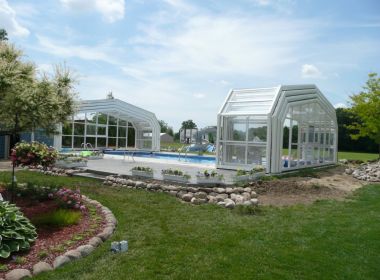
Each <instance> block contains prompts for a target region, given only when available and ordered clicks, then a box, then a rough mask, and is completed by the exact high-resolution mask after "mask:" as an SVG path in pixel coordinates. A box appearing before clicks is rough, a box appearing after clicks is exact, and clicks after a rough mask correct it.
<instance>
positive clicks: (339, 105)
mask: <svg viewBox="0 0 380 280" xmlns="http://www.w3.org/2000/svg"><path fill="white" fill-rule="evenodd" d="M334 108H335V109H336V108H348V106H347V105H346V104H344V103H336V104H334Z"/></svg>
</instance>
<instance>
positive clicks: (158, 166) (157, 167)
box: [87, 155, 236, 184]
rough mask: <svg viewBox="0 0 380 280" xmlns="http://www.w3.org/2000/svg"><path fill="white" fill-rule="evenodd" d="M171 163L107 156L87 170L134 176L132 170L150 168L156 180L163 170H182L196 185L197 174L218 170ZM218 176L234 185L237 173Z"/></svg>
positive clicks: (213, 166)
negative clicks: (136, 167)
mask: <svg viewBox="0 0 380 280" xmlns="http://www.w3.org/2000/svg"><path fill="white" fill-rule="evenodd" d="M169 162H170V161H165V162H162V161H161V160H156V159H147V158H137V157H136V158H135V161H132V160H130V159H129V160H123V157H122V156H109V155H106V156H105V158H104V159H99V160H89V161H88V163H87V169H89V170H94V171H103V172H110V173H115V174H122V175H132V172H131V169H132V168H133V167H135V166H148V167H150V168H152V169H153V171H154V178H155V179H158V180H162V179H163V178H162V175H161V170H162V169H168V168H172V169H180V170H182V171H184V172H186V173H188V174H189V175H190V176H191V179H190V183H196V174H197V173H198V171H199V172H203V171H204V170H205V169H207V170H216V168H215V165H203V164H189V163H169ZM217 172H218V174H223V176H224V182H225V183H226V184H232V182H233V179H232V177H233V176H234V175H235V173H236V171H233V170H224V169H218V170H217Z"/></svg>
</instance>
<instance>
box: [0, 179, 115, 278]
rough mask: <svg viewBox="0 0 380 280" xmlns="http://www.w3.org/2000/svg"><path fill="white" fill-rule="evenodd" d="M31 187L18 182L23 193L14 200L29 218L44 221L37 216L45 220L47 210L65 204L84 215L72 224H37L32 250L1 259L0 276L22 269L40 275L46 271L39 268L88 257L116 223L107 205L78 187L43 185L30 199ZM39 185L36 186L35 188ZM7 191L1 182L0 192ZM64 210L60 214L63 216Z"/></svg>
mask: <svg viewBox="0 0 380 280" xmlns="http://www.w3.org/2000/svg"><path fill="white" fill-rule="evenodd" d="M30 186H31V185H28V184H21V185H20V184H18V185H17V188H16V191H19V194H20V195H17V196H16V198H15V203H16V204H17V205H18V206H19V207H20V209H21V211H22V212H23V213H24V214H25V216H26V217H27V218H29V219H31V220H32V221H37V220H39V221H41V219H38V217H40V216H41V215H43V216H44V217H45V219H46V213H53V212H54V211H55V210H56V209H62V207H63V208H65V209H69V210H65V211H66V212H68V213H70V211H73V212H77V213H81V218H80V219H79V222H77V223H74V224H70V225H69V226H60V227H53V226H51V224H50V225H49V226H48V225H47V226H43V225H40V224H38V223H37V224H38V225H37V226H36V228H37V234H38V238H37V239H36V240H35V242H34V243H33V244H32V246H31V247H30V250H28V251H24V252H22V253H21V252H20V253H16V254H12V256H11V257H9V258H6V259H4V258H3V259H1V258H0V268H1V270H0V278H6V279H8V277H11V275H14V274H19V273H21V272H22V273H26V274H27V275H29V276H30V275H31V271H33V274H38V273H39V272H41V271H43V270H40V269H39V268H40V267H44V268H45V269H46V270H51V269H52V268H56V267H59V266H61V265H64V264H65V263H67V262H69V261H72V260H74V259H77V258H80V257H83V256H86V255H87V254H88V253H90V252H91V251H93V250H94V248H95V247H96V246H98V245H100V244H101V243H102V242H103V241H104V240H106V239H107V238H108V237H109V236H110V235H111V234H112V232H113V230H114V228H115V226H116V220H115V217H114V216H113V215H112V213H111V211H110V210H109V209H108V208H106V207H104V206H102V205H101V204H100V203H98V202H97V201H94V200H91V199H88V198H86V197H84V196H82V195H81V194H80V192H79V191H78V190H75V191H73V190H69V189H66V188H59V189H57V190H55V191H54V188H49V187H41V188H40V189H41V190H42V191H41V192H40V193H39V194H38V195H35V196H34V197H33V199H31V198H30V197H28V196H27V194H28V193H30V192H31V191H32V188H30ZM37 188H38V187H37V186H34V189H35V190H36V189H37ZM6 191H7V190H6V188H5V186H4V185H2V186H1V185H0V192H1V193H3V194H4V193H5V192H6ZM75 209H78V210H75ZM79 209H80V210H81V211H79ZM61 212H62V211H60V213H58V214H60V215H62V214H61ZM55 217H57V215H56V216H55ZM58 217H59V215H58ZM36 218H37V219H36ZM42 220H43V219H42ZM75 220H77V219H75ZM0 232H1V230H0ZM95 236H96V237H95ZM78 246H79V247H78ZM37 263H38V265H37ZM21 268H22V270H21Z"/></svg>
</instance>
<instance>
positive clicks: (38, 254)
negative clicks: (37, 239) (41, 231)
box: [37, 250, 49, 260]
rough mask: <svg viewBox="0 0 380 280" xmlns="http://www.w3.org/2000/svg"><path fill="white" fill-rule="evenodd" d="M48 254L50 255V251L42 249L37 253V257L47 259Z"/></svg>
mask: <svg viewBox="0 0 380 280" xmlns="http://www.w3.org/2000/svg"><path fill="white" fill-rule="evenodd" d="M47 256H49V253H48V251H46V250H42V251H39V252H38V253H37V257H38V258H39V259H40V260H42V259H45V258H46V257H47Z"/></svg>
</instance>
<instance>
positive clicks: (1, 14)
mask: <svg viewBox="0 0 380 280" xmlns="http://www.w3.org/2000/svg"><path fill="white" fill-rule="evenodd" d="M0 26H1V27H2V28H5V30H6V31H7V32H8V34H9V35H11V36H19V37H25V36H28V35H29V33H30V32H29V30H28V29H27V28H26V27H24V26H22V25H21V24H20V23H19V22H18V20H17V19H16V12H15V10H14V9H13V8H11V7H10V6H9V4H8V2H7V1H6V0H0Z"/></svg>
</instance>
